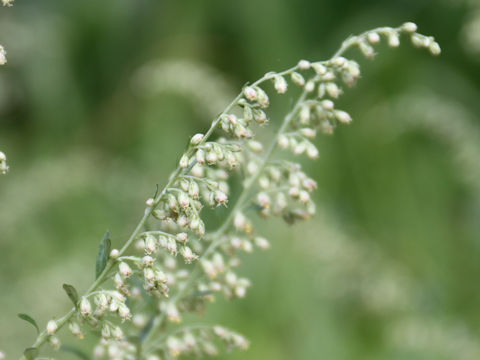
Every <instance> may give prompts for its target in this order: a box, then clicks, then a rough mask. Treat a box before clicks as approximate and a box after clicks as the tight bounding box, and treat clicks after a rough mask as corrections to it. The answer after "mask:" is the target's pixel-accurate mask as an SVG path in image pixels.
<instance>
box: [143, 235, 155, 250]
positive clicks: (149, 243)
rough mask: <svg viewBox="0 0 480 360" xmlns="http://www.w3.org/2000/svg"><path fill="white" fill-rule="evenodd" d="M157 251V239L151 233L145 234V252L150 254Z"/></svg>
mask: <svg viewBox="0 0 480 360" xmlns="http://www.w3.org/2000/svg"><path fill="white" fill-rule="evenodd" d="M155 251H157V239H156V238H155V236H153V235H150V234H149V235H147V237H146V238H145V252H146V253H147V254H151V253H154V252H155Z"/></svg>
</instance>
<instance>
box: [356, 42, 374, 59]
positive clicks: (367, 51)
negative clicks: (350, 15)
mask: <svg viewBox="0 0 480 360" xmlns="http://www.w3.org/2000/svg"><path fill="white" fill-rule="evenodd" d="M358 46H359V48H360V51H361V52H362V53H363V55H365V57H367V58H369V59H371V58H373V57H374V56H375V51H374V50H373V48H372V47H371V46H370V45H368V44H367V43H366V41H364V40H363V41H360V42H359V43H358Z"/></svg>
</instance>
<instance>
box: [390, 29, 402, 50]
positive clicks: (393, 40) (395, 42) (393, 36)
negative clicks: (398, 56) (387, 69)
mask: <svg viewBox="0 0 480 360" xmlns="http://www.w3.org/2000/svg"><path fill="white" fill-rule="evenodd" d="M388 45H389V46H390V47H399V46H400V38H399V37H398V34H397V33H396V32H391V33H389V34H388Z"/></svg>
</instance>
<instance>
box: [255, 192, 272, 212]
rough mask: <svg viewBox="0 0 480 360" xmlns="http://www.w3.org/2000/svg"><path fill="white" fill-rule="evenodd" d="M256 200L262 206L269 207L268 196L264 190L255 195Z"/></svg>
mask: <svg viewBox="0 0 480 360" xmlns="http://www.w3.org/2000/svg"><path fill="white" fill-rule="evenodd" d="M257 202H258V204H259V205H260V206H261V207H262V208H269V207H270V203H271V201H270V196H268V195H267V194H266V193H264V192H260V193H258V195H257Z"/></svg>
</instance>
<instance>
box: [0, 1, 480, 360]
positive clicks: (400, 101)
mask: <svg viewBox="0 0 480 360" xmlns="http://www.w3.org/2000/svg"><path fill="white" fill-rule="evenodd" d="M405 21H414V22H416V23H417V24H418V25H419V29H420V31H421V32H422V33H425V34H432V35H434V36H435V37H436V39H437V41H438V42H439V43H440V44H441V46H442V49H443V53H442V56H441V57H439V58H432V57H431V56H429V54H428V53H427V52H426V51H419V50H416V49H413V48H412V47H411V46H410V44H407V42H409V41H408V40H407V39H404V42H405V44H404V46H402V47H401V48H399V49H394V50H391V49H387V48H386V47H385V46H381V47H380V48H379V49H378V52H379V55H378V57H377V59H376V60H375V61H374V62H372V61H366V60H362V59H360V58H361V56H360V55H359V54H358V53H356V52H355V51H354V52H352V53H349V56H355V57H356V58H357V59H360V60H359V61H360V63H361V65H362V69H363V78H362V79H361V81H360V82H359V84H358V86H357V87H355V88H354V89H351V90H349V91H348V92H347V93H346V94H345V96H344V97H343V98H342V100H341V108H344V109H346V110H348V111H349V112H350V113H351V114H352V115H353V117H354V120H355V121H354V123H353V124H352V125H351V126H349V127H343V128H341V129H339V130H338V131H337V132H336V134H335V135H334V136H333V137H320V139H319V140H318V142H317V144H318V146H319V149H320V153H321V157H320V159H319V160H318V161H316V162H314V163H311V162H305V164H304V166H305V169H306V170H307V171H309V172H310V174H312V176H313V177H314V178H315V179H316V180H317V181H318V183H319V190H318V191H317V192H316V195H315V201H316V202H317V204H318V207H319V212H318V215H317V216H316V217H315V218H314V220H313V221H311V222H309V223H307V224H302V225H301V226H294V227H289V226H287V225H285V224H283V223H281V222H280V221H278V220H273V221H271V222H269V223H265V224H263V225H261V226H263V228H264V230H265V234H269V238H270V240H271V242H272V244H273V249H272V250H271V251H269V252H267V253H255V254H254V255H252V256H249V257H247V258H245V259H244V261H245V265H244V266H243V268H242V270H241V273H243V274H245V275H246V276H249V277H250V278H251V279H252V281H253V286H252V288H251V289H250V292H249V294H248V297H247V298H246V299H245V300H242V301H233V302H226V301H223V300H220V301H218V302H217V303H216V304H214V305H213V306H210V309H209V312H208V314H207V315H205V321H220V322H222V323H224V324H226V325H228V326H229V327H231V328H234V329H237V330H239V331H240V332H242V333H244V334H246V335H247V336H248V337H249V338H250V339H251V340H252V345H251V348H250V350H249V351H248V352H247V353H232V354H228V355H224V356H221V358H225V359H227V358H228V359H245V358H248V359H272V360H273V359H275V360H279V359H282V360H286V359H336V360H337V359H369V360H372V359H409V360H412V359H478V358H480V341H479V340H480V329H479V326H480V286H479V284H478V278H479V277H480V261H479V257H480V117H479V115H478V114H479V113H480V102H479V101H478V100H479V98H480V68H479V65H480V38H479V37H480V36H479V34H480V2H478V0H472V1H471V2H469V1H468V0H463V1H462V0H398V1H385V0H368V1H357V0H335V1H333V0H322V1H314V0H295V1H289V0H262V1H250V0H246V1H225V0H223V1H215V0H210V1H196V0H184V1H164V0H128V1H127V0H103V1H93V0H90V1H49V0H45V1H34V0H17V1H16V2H15V6H14V7H13V8H1V9H0V43H1V44H2V45H4V46H5V48H6V49H7V51H8V61H9V62H8V65H7V66H5V67H2V68H1V69H0V148H1V150H2V151H4V152H5V153H6V154H7V156H8V159H9V165H10V166H11V171H10V173H9V174H8V175H7V176H2V177H0V349H2V350H4V351H5V352H6V354H7V356H8V358H12V359H14V358H16V357H18V355H19V354H20V352H21V351H22V349H23V348H24V347H25V346H27V345H29V344H30V343H31V341H32V340H33V338H34V330H33V328H31V327H30V326H29V325H28V324H26V323H24V322H22V321H21V320H19V319H18V318H17V317H16V314H17V313H19V312H28V313H29V314H31V315H32V316H34V317H35V318H36V319H37V321H38V322H39V323H40V324H44V323H45V321H46V320H47V319H49V318H50V317H52V316H55V315H58V314H61V313H63V312H65V311H66V310H67V309H68V308H69V307H70V305H69V300H68V299H67V298H66V296H65V295H64V293H63V290H62V288H61V284H62V283H64V282H68V283H72V284H75V286H76V287H77V288H78V289H79V290H80V291H82V290H84V289H85V288H86V287H87V286H88V284H89V283H90V282H91V280H92V276H93V268H94V261H95V254H96V251H97V246H98V243H99V240H100V239H101V237H102V235H103V233H104V232H105V230H106V229H107V228H108V229H109V230H110V232H111V233H112V234H113V238H114V244H115V245H117V246H118V245H119V244H121V243H122V241H124V239H125V238H126V236H127V235H128V234H129V232H130V231H131V230H132V228H133V227H134V225H135V224H136V222H137V221H138V219H139V217H140V215H141V213H142V210H143V207H144V200H145V198H147V197H148V196H150V195H151V193H152V192H153V189H154V184H156V183H160V184H163V183H164V182H165V181H166V179H167V176H168V174H169V172H170V171H172V170H173V168H174V167H175V165H176V162H177V160H178V157H177V154H180V153H181V150H182V149H183V147H184V145H185V142H186V139H187V138H188V137H189V136H191V135H192V134H194V133H196V132H199V131H202V130H203V129H205V128H206V127H207V126H208V124H209V123H210V121H211V119H212V118H213V116H214V115H215V114H216V113H218V112H220V111H221V110H222V107H223V106H224V105H225V104H227V103H228V101H229V99H230V98H231V97H233V96H234V94H236V93H237V92H238V89H240V88H241V86H242V85H243V84H244V83H245V82H246V81H252V80H255V79H257V78H259V77H260V76H262V75H263V74H264V73H265V72H267V71H270V70H281V69H284V68H287V67H289V66H291V65H292V64H294V63H296V62H297V61H298V60H299V59H300V58H307V59H312V60H317V59H318V60H320V59H325V58H328V57H330V55H331V54H332V53H333V52H334V51H335V49H336V48H337V47H338V45H339V44H340V42H341V41H342V40H343V39H344V38H346V37H347V36H348V35H349V34H351V33H357V32H361V31H364V30H366V29H369V28H373V27H376V26H381V25H394V26H397V25H400V24H401V23H403V22H405ZM146 64H150V65H149V67H148V68H145V65H146ZM152 68H153V69H155V71H154V72H150V73H149V72H148V71H150V70H148V69H152ZM287 96H288V95H287ZM279 109H281V106H279V107H278V108H277V112H275V110H274V112H273V113H272V119H275V117H277V118H278V116H280V110H279ZM276 125H277V123H276V122H275V121H274V120H272V127H275V126H276ZM65 341H66V343H69V341H70V343H72V341H71V340H69V339H68V338H67V339H66V340H65ZM57 358H59V359H70V358H71V355H69V354H59V355H57Z"/></svg>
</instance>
